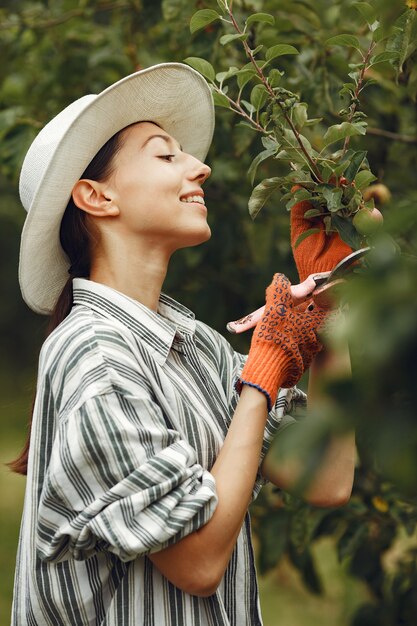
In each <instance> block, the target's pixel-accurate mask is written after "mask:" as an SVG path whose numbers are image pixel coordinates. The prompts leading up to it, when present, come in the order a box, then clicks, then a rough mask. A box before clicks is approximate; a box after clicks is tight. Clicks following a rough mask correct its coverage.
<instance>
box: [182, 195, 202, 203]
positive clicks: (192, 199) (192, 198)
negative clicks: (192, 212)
mask: <svg viewBox="0 0 417 626" xmlns="http://www.w3.org/2000/svg"><path fill="white" fill-rule="evenodd" d="M181 202H199V204H204V198H202V197H201V196H188V197H187V198H181Z"/></svg>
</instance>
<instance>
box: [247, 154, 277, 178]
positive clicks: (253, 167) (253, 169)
mask: <svg viewBox="0 0 417 626" xmlns="http://www.w3.org/2000/svg"><path fill="white" fill-rule="evenodd" d="M278 148H279V145H278V144H275V145H274V146H272V147H270V148H267V149H266V150H262V152H260V153H259V154H258V155H257V156H256V157H255V158H254V159H253V161H252V163H251V164H250V167H249V169H248V176H249V180H250V183H251V185H253V182H254V180H255V176H256V171H257V169H258V166H259V164H260V163H262V161H265V159H268V158H269V157H271V156H273V155H274V154H275V153H276V152H277V150H278Z"/></svg>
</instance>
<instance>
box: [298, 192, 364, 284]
mask: <svg viewBox="0 0 417 626" xmlns="http://www.w3.org/2000/svg"><path fill="white" fill-rule="evenodd" d="M297 189H300V186H298V185H295V186H294V187H293V188H292V190H291V191H293V192H295V191H297ZM312 208H313V206H312V205H311V204H310V202H308V200H302V201H301V202H297V204H295V205H294V206H293V207H292V209H291V248H292V252H293V256H294V260H295V264H296V266H297V270H298V275H299V276H300V282H303V281H304V280H305V279H306V278H307V276H309V274H315V273H319V272H328V271H330V270H332V269H333V267H334V266H335V265H337V263H339V261H341V260H342V259H343V258H344V257H345V256H347V255H348V254H350V253H351V252H352V248H350V247H349V246H348V245H347V243H345V242H344V241H342V239H341V238H340V235H339V233H335V232H332V233H329V234H328V235H326V230H325V226H324V224H323V221H322V220H321V219H320V218H317V217H316V218H314V217H313V218H305V217H304V213H305V212H306V211H308V210H309V209H312ZM310 228H319V229H320V232H318V233H313V234H312V235H309V236H308V237H306V238H305V239H304V240H303V241H302V242H301V243H300V244H299V245H298V246H297V247H296V246H295V244H296V241H297V239H298V237H299V236H300V235H302V233H304V232H305V231H306V230H309V229H310Z"/></svg>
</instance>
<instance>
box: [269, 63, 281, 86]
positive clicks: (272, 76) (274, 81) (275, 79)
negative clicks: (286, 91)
mask: <svg viewBox="0 0 417 626" xmlns="http://www.w3.org/2000/svg"><path fill="white" fill-rule="evenodd" d="M283 75H284V72H280V71H279V70H277V69H276V68H275V67H274V68H272V69H271V71H270V72H269V74H268V83H269V84H270V85H271V87H278V85H279V84H280V82H281V78H282V77H283Z"/></svg>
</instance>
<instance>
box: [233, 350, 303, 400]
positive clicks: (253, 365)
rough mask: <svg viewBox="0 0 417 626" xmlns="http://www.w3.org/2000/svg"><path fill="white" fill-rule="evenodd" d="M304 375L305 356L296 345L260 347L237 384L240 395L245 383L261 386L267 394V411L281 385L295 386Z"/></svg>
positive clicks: (250, 358)
mask: <svg viewBox="0 0 417 626" xmlns="http://www.w3.org/2000/svg"><path fill="white" fill-rule="evenodd" d="M302 374H303V367H302V358H301V355H300V354H299V352H298V347H297V348H296V352H295V351H294V349H293V347H290V346H287V345H286V344H283V345H282V344H281V345H280V346H279V347H277V346H276V345H275V344H272V345H270V346H269V345H262V346H257V348H256V351H254V352H253V353H252V352H250V353H249V356H248V359H247V361H246V363H245V365H244V367H243V370H242V373H241V374H240V376H239V378H238V380H237V381H236V384H235V389H236V391H237V392H238V393H239V394H240V393H241V391H242V387H243V385H248V386H250V387H254V388H255V389H258V391H260V392H261V393H263V394H264V395H265V396H266V400H267V403H268V411H270V410H271V409H272V407H273V406H274V404H275V401H276V399H277V395H278V390H279V388H280V387H286V388H287V387H293V386H294V385H295V384H296V383H297V382H298V380H299V379H300V378H301V376H302Z"/></svg>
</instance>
